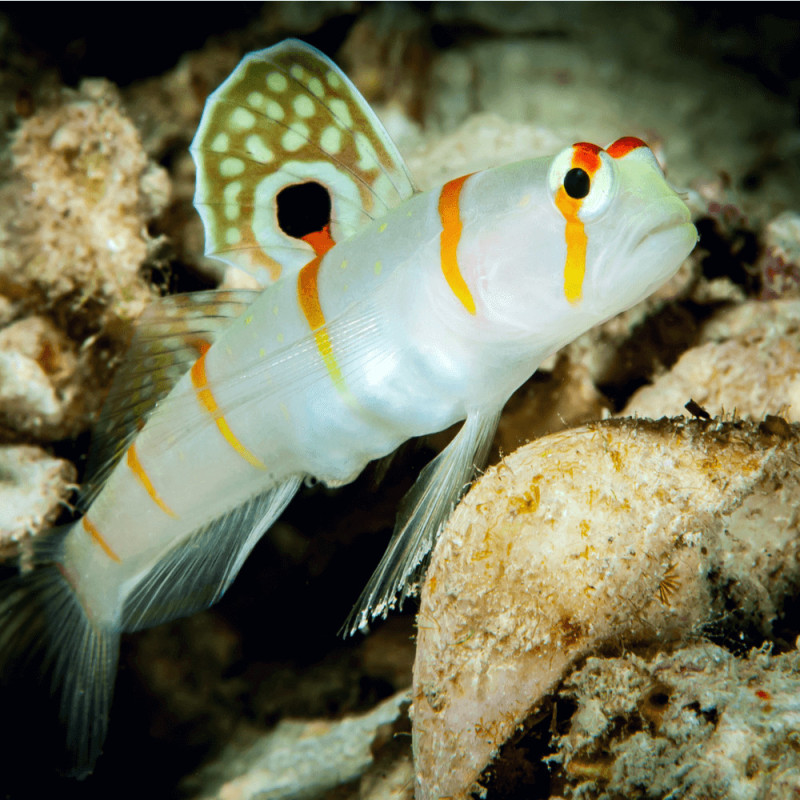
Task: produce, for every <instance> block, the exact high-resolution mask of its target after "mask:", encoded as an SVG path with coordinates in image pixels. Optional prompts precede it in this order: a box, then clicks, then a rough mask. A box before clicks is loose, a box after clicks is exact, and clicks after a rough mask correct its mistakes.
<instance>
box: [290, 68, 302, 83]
mask: <svg viewBox="0 0 800 800" xmlns="http://www.w3.org/2000/svg"><path fill="white" fill-rule="evenodd" d="M289 74H290V75H291V76H292V77H293V78H294V79H295V80H296V81H301V80H303V68H302V67H301V66H300V65H299V64H292V66H291V67H289Z"/></svg>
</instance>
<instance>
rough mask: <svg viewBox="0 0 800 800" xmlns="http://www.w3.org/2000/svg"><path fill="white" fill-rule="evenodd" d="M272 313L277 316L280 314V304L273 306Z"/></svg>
mask: <svg viewBox="0 0 800 800" xmlns="http://www.w3.org/2000/svg"><path fill="white" fill-rule="evenodd" d="M272 313H273V314H274V315H275V316H276V317H277V316H278V306H272Z"/></svg>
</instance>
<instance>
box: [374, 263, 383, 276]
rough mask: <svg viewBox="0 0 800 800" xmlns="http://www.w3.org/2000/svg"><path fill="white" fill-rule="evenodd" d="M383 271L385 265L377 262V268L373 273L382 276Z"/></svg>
mask: <svg viewBox="0 0 800 800" xmlns="http://www.w3.org/2000/svg"><path fill="white" fill-rule="evenodd" d="M382 269H383V264H382V263H381V262H380V261H376V262H375V266H374V267H373V268H372V271H373V272H374V273H375V274H376V275H380V274H381V270H382Z"/></svg>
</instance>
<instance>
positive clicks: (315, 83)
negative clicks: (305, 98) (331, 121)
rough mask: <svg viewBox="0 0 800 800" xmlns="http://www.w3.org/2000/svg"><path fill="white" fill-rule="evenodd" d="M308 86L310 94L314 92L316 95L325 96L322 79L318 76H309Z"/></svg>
mask: <svg viewBox="0 0 800 800" xmlns="http://www.w3.org/2000/svg"><path fill="white" fill-rule="evenodd" d="M308 88H309V90H310V92H311V94H315V95H316V96H317V97H324V96H325V87H324V86H323V85H322V81H321V80H320V79H319V78H311V80H309V82H308Z"/></svg>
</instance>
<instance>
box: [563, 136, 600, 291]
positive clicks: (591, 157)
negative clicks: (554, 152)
mask: <svg viewBox="0 0 800 800" xmlns="http://www.w3.org/2000/svg"><path fill="white" fill-rule="evenodd" d="M573 148H574V152H573V154H572V168H573V169H575V168H576V167H578V168H580V169H582V170H584V171H585V172H586V174H587V175H588V176H589V179H590V180H591V179H592V178H593V177H594V175H595V173H596V172H597V170H598V169H600V167H601V165H602V163H603V162H602V161H601V160H600V148H599V147H598V146H597V145H596V144H589V143H588V142H578V143H577V144H575V145H573ZM555 202H556V208H558V210H559V211H560V212H561V214H562V215H563V217H564V219H565V220H566V223H567V226H566V230H565V232H564V238H565V240H566V243H567V258H566V260H565V262H564V296H565V297H566V298H567V300H568V301H569V302H570V303H572V304H575V303H577V302H578V301H579V300H580V299H581V296H582V295H583V279H584V278H585V277H586V248H587V245H588V244H589V240H588V238H587V236H586V229H585V228H584V225H583V221H582V220H581V219H580V217H579V216H578V212H579V211H580V210H581V205H582V203H583V198H574V197H570V196H569V195H568V194H567V193H566V191H565V190H564V187H563V186H561V187H559V189H558V192H557V193H556V197H555Z"/></svg>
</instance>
